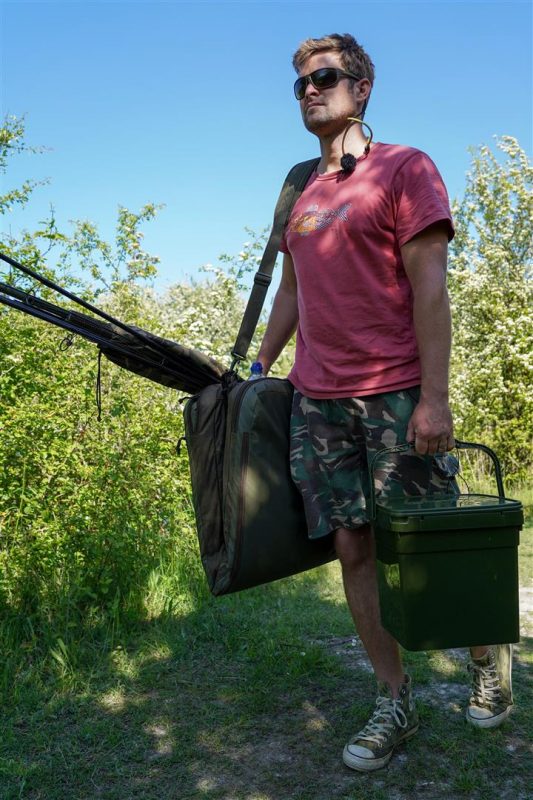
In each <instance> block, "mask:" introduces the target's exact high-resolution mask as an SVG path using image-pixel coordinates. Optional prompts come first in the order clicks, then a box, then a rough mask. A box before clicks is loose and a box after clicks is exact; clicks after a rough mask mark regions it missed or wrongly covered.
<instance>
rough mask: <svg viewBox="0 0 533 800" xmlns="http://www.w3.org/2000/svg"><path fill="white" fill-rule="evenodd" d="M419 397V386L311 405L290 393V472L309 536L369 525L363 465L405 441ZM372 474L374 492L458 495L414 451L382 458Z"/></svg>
mask: <svg viewBox="0 0 533 800" xmlns="http://www.w3.org/2000/svg"><path fill="white" fill-rule="evenodd" d="M418 398H419V388H418V387H414V388H412V389H403V390H401V391H396V392H385V393H382V394H376V395H371V396H369V397H351V398H342V399H337V400H313V399H310V398H308V397H305V396H304V395H302V394H301V393H300V392H298V391H297V390H295V391H294V397H293V404H292V413H291V451H290V462H291V474H292V478H293V480H294V482H295V483H296V485H297V487H298V489H299V491H300V493H301V495H302V497H303V501H304V507H305V514H306V518H307V525H308V531H309V536H310V538H312V539H316V538H319V537H321V536H326V535H327V534H329V533H331V532H332V531H334V530H335V529H336V528H359V527H361V525H365V524H366V523H367V522H369V508H370V481H369V475H368V463H369V462H370V460H371V458H372V456H373V455H374V453H376V452H377V451H378V450H382V449H384V448H388V447H395V446H396V445H398V444H403V443H405V441H406V433H407V424H408V422H409V419H410V417H411V415H412V413H413V410H414V408H415V406H416V404H417V402H418ZM441 458H442V457H441ZM374 477H375V488H376V493H378V494H379V493H381V492H383V493H384V494H385V495H387V496H393V495H396V496H397V495H400V496H406V495H424V494H428V493H433V494H442V493H452V494H453V493H455V492H456V491H457V490H456V487H455V481H454V480H453V479H450V478H447V477H444V476H443V475H442V474H440V473H439V471H438V465H437V464H436V462H435V461H434V459H433V458H432V457H431V456H420V455H417V454H416V453H415V452H414V451H408V452H406V453H390V454H387V455H386V456H384V457H383V458H382V459H380V460H379V461H378V464H377V466H376V469H375V476H374Z"/></svg>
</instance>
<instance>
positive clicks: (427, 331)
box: [401, 222, 455, 454]
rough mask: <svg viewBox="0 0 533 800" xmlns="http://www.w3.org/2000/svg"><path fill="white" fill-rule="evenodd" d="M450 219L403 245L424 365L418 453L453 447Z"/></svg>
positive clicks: (411, 431) (414, 424) (411, 433)
mask: <svg viewBox="0 0 533 800" xmlns="http://www.w3.org/2000/svg"><path fill="white" fill-rule="evenodd" d="M448 230H449V226H448V225H447V223H444V222H442V223H440V222H439V223H436V224H434V225H431V226H429V227H428V228H425V229H424V230H423V231H421V233H419V234H417V235H416V236H414V237H413V238H412V239H410V240H409V241H408V242H407V243H406V244H404V245H403V247H402V248H401V252H402V259H403V263H404V267H405V271H406V273H407V277H408V278H409V281H410V283H411V288H412V291H413V318H414V326H415V334H416V340H417V345H418V352H419V356H420V366H421V372H422V377H421V383H420V401H419V403H418V405H417V406H416V408H415V410H414V412H413V415H412V417H411V419H410V421H409V425H408V428H407V441H408V442H412V441H414V442H415V448H416V450H417V452H418V453H422V454H433V453H437V452H444V451H445V450H451V449H452V448H453V447H454V444H455V441H454V438H453V421H452V415H451V412H450V407H449V403H448V371H449V362H450V348H451V317H450V304H449V299H448V290H447V288H446V262H447V257H448Z"/></svg>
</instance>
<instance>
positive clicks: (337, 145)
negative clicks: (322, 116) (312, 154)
mask: <svg viewBox="0 0 533 800" xmlns="http://www.w3.org/2000/svg"><path fill="white" fill-rule="evenodd" d="M344 133H345V131H344V130H343V131H342V132H341V133H335V134H333V135H331V136H319V137H318V138H319V140H320V153H321V159H320V163H319V164H318V167H317V171H318V173H319V174H320V175H323V174H324V173H326V172H338V171H339V170H340V168H341V158H342V156H343V147H342V140H343V137H344ZM366 144H367V139H366V137H365V136H364V135H363V132H362V130H361V125H358V124H357V123H356V124H354V125H353V126H352V127H351V128H350V129H349V130H348V132H347V133H346V138H345V139H344V152H345V153H351V154H352V155H354V156H355V157H356V158H360V157H361V156H362V155H363V154H364V152H365V147H366Z"/></svg>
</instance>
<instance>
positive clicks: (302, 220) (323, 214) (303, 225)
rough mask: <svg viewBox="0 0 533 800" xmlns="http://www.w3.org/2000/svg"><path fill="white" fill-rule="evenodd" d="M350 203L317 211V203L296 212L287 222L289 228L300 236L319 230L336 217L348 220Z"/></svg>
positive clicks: (344, 220)
mask: <svg viewBox="0 0 533 800" xmlns="http://www.w3.org/2000/svg"><path fill="white" fill-rule="evenodd" d="M351 206H352V204H351V203H344V204H343V205H342V206H340V208H337V209H334V208H325V209H324V210H323V211H319V209H318V203H317V204H316V205H313V206H309V208H308V209H307V210H306V211H304V212H303V214H297V215H296V216H295V217H293V219H291V221H290V223H289V230H290V231H291V232H294V233H299V234H300V236H307V235H308V234H310V233H313V232H314V231H320V230H322V229H323V228H327V227H328V225H331V223H332V222H334V221H335V220H336V219H339V220H341V221H342V222H347V221H348V210H349V209H350V208H351Z"/></svg>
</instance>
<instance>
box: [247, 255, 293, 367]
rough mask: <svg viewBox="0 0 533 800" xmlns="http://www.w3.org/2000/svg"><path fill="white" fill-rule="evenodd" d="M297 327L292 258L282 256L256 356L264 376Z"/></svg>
mask: <svg viewBox="0 0 533 800" xmlns="http://www.w3.org/2000/svg"><path fill="white" fill-rule="evenodd" d="M297 325H298V298H297V286H296V274H295V272H294V264H293V262H292V258H291V256H290V255H288V254H284V256H283V272H282V275H281V282H280V285H279V289H278V291H277V292H276V296H275V298H274V303H273V304H272V311H271V312H270V317H269V320H268V325H267V329H266V331H265V335H264V337H263V341H262V342H261V347H260V348H259V353H258V354H257V361H260V362H261V364H262V365H263V375H266V374H267V373H268V371H269V369H270V367H271V366H272V364H273V363H274V361H275V360H276V359H277V357H278V356H279V354H280V353H281V351H282V350H283V348H284V347H285V345H286V344H287V342H288V341H289V339H290V338H291V336H292V335H293V333H294V331H295V330H296V326H297Z"/></svg>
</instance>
